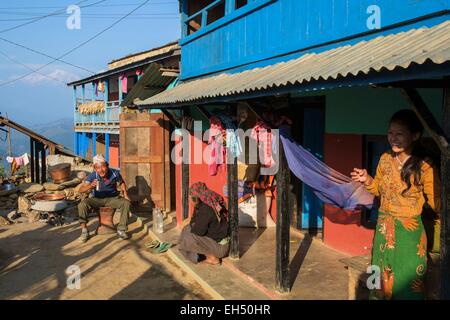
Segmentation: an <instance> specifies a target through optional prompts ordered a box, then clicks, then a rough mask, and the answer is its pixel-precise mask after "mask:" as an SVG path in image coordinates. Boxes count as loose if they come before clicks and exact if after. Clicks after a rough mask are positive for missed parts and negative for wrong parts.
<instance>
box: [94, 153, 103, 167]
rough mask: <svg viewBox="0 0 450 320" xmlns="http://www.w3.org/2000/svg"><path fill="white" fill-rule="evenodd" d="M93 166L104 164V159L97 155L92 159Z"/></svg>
mask: <svg viewBox="0 0 450 320" xmlns="http://www.w3.org/2000/svg"><path fill="white" fill-rule="evenodd" d="M93 162H94V166H95V165H97V164H102V163H106V159H105V157H104V156H103V155H102V154H98V155H96V156H95V157H94V158H93Z"/></svg>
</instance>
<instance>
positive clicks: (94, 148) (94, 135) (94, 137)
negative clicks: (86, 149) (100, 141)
mask: <svg viewBox="0 0 450 320" xmlns="http://www.w3.org/2000/svg"><path fill="white" fill-rule="evenodd" d="M96 155H97V133H96V132H93V133H92V157H95V156H96Z"/></svg>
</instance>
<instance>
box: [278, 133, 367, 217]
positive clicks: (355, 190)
mask: <svg viewBox="0 0 450 320" xmlns="http://www.w3.org/2000/svg"><path fill="white" fill-rule="evenodd" d="M280 138H281V142H282V143H283V148H284V152H285V154H286V158H287V162H288V165H289V168H290V169H291V171H292V172H293V173H294V174H295V176H296V177H297V178H299V179H300V180H301V181H302V182H303V183H305V184H307V185H308V186H310V187H311V188H312V189H313V190H314V193H315V194H316V195H317V197H318V198H319V199H320V200H321V201H323V202H324V203H327V204H331V205H334V206H336V207H339V208H343V209H346V210H354V209H355V208H356V207H358V206H366V207H371V206H372V205H373V201H374V196H373V195H372V194H370V193H369V192H368V191H367V190H366V189H365V188H364V186H363V185H361V184H360V183H358V182H354V181H352V179H351V178H350V177H347V176H345V175H343V174H342V173H339V172H337V171H336V170H334V169H332V168H330V167H329V166H327V165H326V164H325V163H323V162H321V161H320V160H318V159H317V158H316V157H314V156H313V155H312V154H311V153H309V152H308V151H307V150H305V149H304V148H303V147H302V146H301V145H299V144H297V143H296V142H294V141H293V140H292V138H291V134H290V129H289V127H286V126H283V127H281V128H280Z"/></svg>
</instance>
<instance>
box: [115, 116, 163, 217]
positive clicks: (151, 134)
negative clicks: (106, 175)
mask: <svg viewBox="0 0 450 320" xmlns="http://www.w3.org/2000/svg"><path fill="white" fill-rule="evenodd" d="M120 169H121V173H122V175H123V177H124V179H125V182H126V184H127V187H128V193H129V196H130V199H131V201H132V202H133V205H134V206H137V207H139V208H141V209H152V208H153V207H155V206H156V207H159V208H162V209H164V210H166V211H168V212H169V211H170V210H171V209H172V208H171V206H170V203H171V201H170V200H171V199H170V195H171V193H170V188H171V183H170V181H171V179H170V178H171V177H170V134H169V121H168V120H167V118H166V117H165V116H164V115H163V114H162V113H153V114H152V113H148V112H138V113H122V114H121V115H120Z"/></svg>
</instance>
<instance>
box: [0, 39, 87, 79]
mask: <svg viewBox="0 0 450 320" xmlns="http://www.w3.org/2000/svg"><path fill="white" fill-rule="evenodd" d="M0 40H2V41H4V42H7V43H9V44H12V45H14V46H16V47H20V48H22V49H25V50H28V51H31V52H33V53H36V54H38V55H41V56H44V57H46V58H50V59H53V60H56V61H59V62H61V63H64V64H67V65H69V66H71V67H74V68H77V69H80V70H83V71H87V72H89V73H92V74H95V72H94V71H92V70H89V69H86V68H84V67H80V66H78V65H76V64H73V63H70V62H67V61H64V60H62V59H59V58H55V57H53V56H50V55H48V54H46V53H44V52H41V51H38V50H36V49H32V48H30V47H27V46H25V45H23V44H20V43H17V42H14V41H11V40H8V39H5V38H3V37H0Z"/></svg>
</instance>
